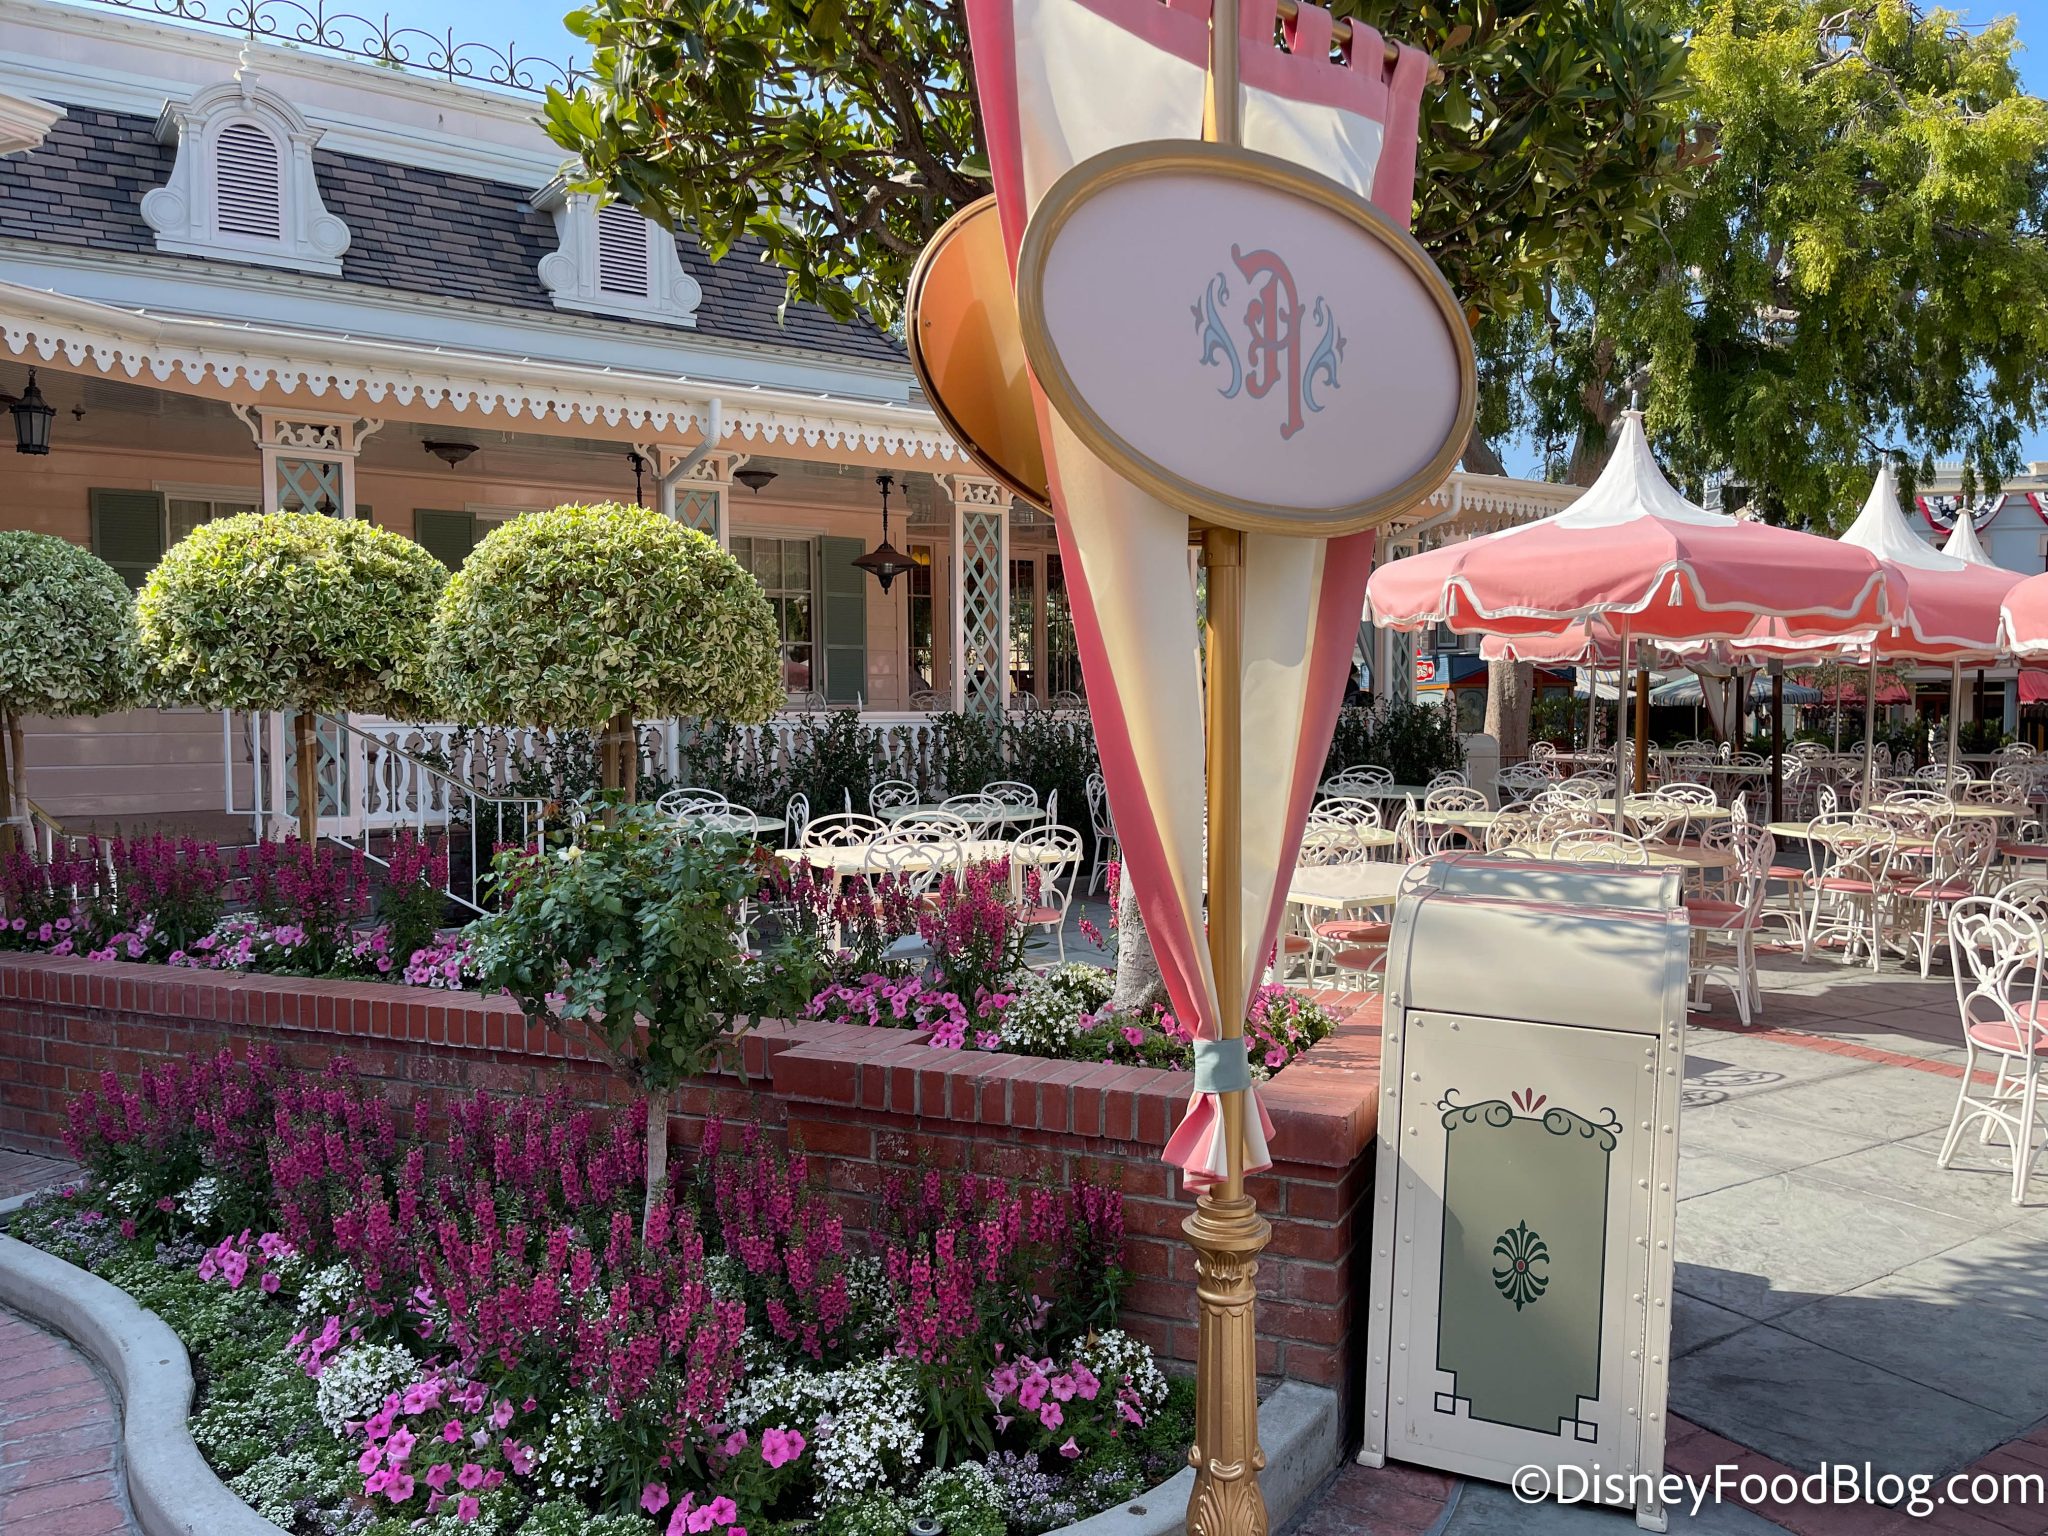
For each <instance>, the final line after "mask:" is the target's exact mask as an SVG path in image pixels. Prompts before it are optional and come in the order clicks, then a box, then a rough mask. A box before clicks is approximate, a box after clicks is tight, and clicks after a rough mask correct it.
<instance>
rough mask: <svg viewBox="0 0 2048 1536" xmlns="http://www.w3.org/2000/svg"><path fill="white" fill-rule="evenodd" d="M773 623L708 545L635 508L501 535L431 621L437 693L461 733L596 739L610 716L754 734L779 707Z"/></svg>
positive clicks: (737, 572) (529, 518)
mask: <svg viewBox="0 0 2048 1536" xmlns="http://www.w3.org/2000/svg"><path fill="white" fill-rule="evenodd" d="M778 644H779V641H778V635H777V631H776V627H775V615H774V612H773V610H771V609H770V608H769V606H768V600H767V599H766V598H765V597H764V596H762V594H761V588H760V586H759V584H758V583H756V582H755V580H754V578H753V577H751V576H749V575H748V574H747V573H746V572H745V571H744V570H742V569H741V568H740V565H739V562H738V561H736V560H734V559H733V558H732V556H731V555H729V554H727V553H726V552H725V551H724V550H722V549H720V548H719V547H718V545H717V543H716V542H715V541H713V540H712V539H710V538H707V537H706V536H705V535H704V534H701V533H698V532H695V531H694V530H692V529H688V528H684V527H682V526H681V525H679V524H677V523H674V522H671V521H670V520H669V519H668V518H665V517H663V516H662V515H661V514H660V513H658V512H653V511H649V510H647V509H646V508H643V507H627V506H617V505H600V506H588V507H579V506H565V507H557V508H555V509H554V510H553V511H552V512H530V513H528V514H526V515H525V516H524V517H518V518H514V519H513V520H512V521H511V522H508V523H505V524H503V525H502V526H500V527H498V528H497V529H495V530H493V531H492V532H491V534H490V535H489V536H488V537H487V538H485V539H484V541H483V542H482V543H481V544H479V545H477V547H476V548H475V549H474V550H473V551H472V552H471V553H470V556H469V558H468V559H467V560H466V561H464V562H463V566H462V569H461V570H460V571H458V572H456V574H455V576H454V577H453V578H452V579H451V580H450V581H449V583H448V587H447V590H446V592H444V593H443V594H442V597H441V603H440V607H439V610H438V611H437V613H436V615H435V624H434V638H433V646H432V653H431V654H432V664H433V671H434V675H435V677H436V679H437V681H438V683H439V685H440V689H441V695H442V697H443V699H444V700H445V701H446V703H447V705H448V707H449V709H450V710H451V711H452V712H453V713H454V715H455V716H456V717H457V718H458V719H460V720H462V721H463V722H465V723H466V724H471V725H541V726H583V727H587V728H591V729H596V728H598V727H601V726H604V725H606V724H608V723H610V722H611V721H613V720H614V719H615V718H616V717H618V716H620V715H630V716H643V717H661V716H670V715H675V716H683V717H704V718H707V719H713V720H732V721H739V722H742V723H751V722H754V721H759V720H764V719H766V718H767V717H768V715H769V714H770V713H772V712H773V711H774V710H776V709H778V708H780V707H781V706H782V703H783V701H784V698H785V694H784V691H783V686H782V677H781V665H780V655H779V650H778Z"/></svg>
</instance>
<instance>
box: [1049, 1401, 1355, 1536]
mask: <svg viewBox="0 0 2048 1536" xmlns="http://www.w3.org/2000/svg"><path fill="white" fill-rule="evenodd" d="M1342 1406H1343V1405H1342V1404H1341V1403H1339V1402H1338V1400H1337V1394H1336V1393H1335V1392H1332V1391H1331V1390H1330V1389H1329V1388H1328V1387H1312V1386H1309V1385H1308V1384H1307V1383H1305V1382H1299V1381H1288V1382H1282V1383H1281V1384H1280V1386H1279V1387H1277V1388H1276V1389H1275V1390H1274V1392H1273V1395H1272V1396H1271V1397H1269V1398H1267V1399H1266V1400H1265V1401H1264V1402H1263V1403H1261V1404H1259V1445H1260V1446H1261V1447H1262V1448H1263V1449H1264V1451H1265V1453H1266V1470H1265V1471H1264V1472H1262V1473H1261V1474H1260V1475H1259V1488H1260V1490H1261V1491H1262V1492H1263V1493H1264V1494H1265V1496H1266V1525H1267V1528H1268V1529H1269V1530H1274V1531H1277V1530H1280V1529H1281V1528H1282V1527H1283V1526H1285V1525H1286V1524H1287V1522H1288V1521H1289V1520H1291V1519H1293V1518H1294V1516H1295V1514H1296V1513H1297V1512H1298V1511H1299V1510H1300V1509H1301V1507H1302V1505H1303V1504H1304V1503H1306V1502H1307V1501H1308V1498H1309V1496H1310V1495H1311V1494H1313V1493H1314V1492H1315V1491H1316V1490H1317V1489H1318V1488H1320V1487H1321V1486H1322V1483H1323V1479H1324V1478H1326V1477H1328V1476H1329V1475H1330V1473H1331V1472H1333V1471H1334V1470H1336V1467H1337V1463H1338V1461H1339V1460H1340V1459H1341V1455H1340V1453H1341V1450H1342V1447H1341V1446H1340V1444H1339V1437H1340V1434H1341V1426H1342V1423H1343V1418H1344V1415H1343V1413H1342V1411H1341V1409H1342ZM1194 1491H1195V1469H1194V1468H1193V1467H1188V1468H1185V1469H1183V1470H1182V1471H1181V1472H1179V1473H1177V1474H1176V1475H1174V1476H1173V1477H1170V1478H1168V1479H1167V1480H1166V1481H1165V1482H1163V1483H1161V1484H1160V1485H1159V1486H1158V1487H1156V1488H1151V1489H1148V1490H1147V1491H1146V1492H1144V1493H1142V1494H1140V1495H1139V1496H1138V1497H1137V1498H1135V1499H1133V1500H1132V1501H1131V1502H1130V1503H1128V1504H1123V1505H1119V1506H1118V1507H1117V1508H1115V1509H1105V1510H1104V1511H1102V1513H1101V1514H1099V1515H1090V1516H1089V1517H1088V1518H1087V1519H1086V1520H1080V1521H1076V1522H1075V1523H1074V1524H1072V1525H1067V1526H1062V1527H1060V1529H1058V1530H1056V1531H1050V1532H1048V1533H1047V1536H1171V1533H1173V1532H1175V1531H1180V1530H1182V1529H1184V1528H1185V1527H1186V1525H1187V1518H1188V1497H1189V1495H1190V1494H1192V1493H1193V1492H1194Z"/></svg>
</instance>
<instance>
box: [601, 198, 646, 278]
mask: <svg viewBox="0 0 2048 1536" xmlns="http://www.w3.org/2000/svg"><path fill="white" fill-rule="evenodd" d="M648 246H649V241H648V225H647V221H646V220H645V219H643V218H642V217H640V215H639V214H637V213H635V212H634V211H633V210H632V209H631V208H629V207H627V206H626V205H625V204H624V203H607V204H606V205H605V206H604V207H602V208H600V209H599V210H598V212H597V287H598V291H599V292H600V293H608V294H612V295H614V296H615V297H618V298H631V299H644V298H646V297H647V278H648V264H647V253H648Z"/></svg>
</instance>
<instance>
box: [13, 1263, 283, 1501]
mask: <svg viewBox="0 0 2048 1536" xmlns="http://www.w3.org/2000/svg"><path fill="white" fill-rule="evenodd" d="M0 1305H6V1306H9V1307H12V1308H13V1309H14V1310H15V1311H17V1312H20V1313H22V1314H23V1315H24V1316H26V1317H29V1318H32V1319H34V1320H35V1321H36V1322H38V1323H40V1324H42V1325H43V1326H44V1327H47V1328H52V1329H54V1330H56V1331H57V1332H58V1333H61V1334H63V1335H64V1336H65V1337H66V1338H68V1339H70V1340H71V1341H72V1343H74V1344H76V1345H77V1346H78V1347H79V1348H80V1349H82V1350H84V1351H85V1352H86V1354H88V1355H90V1356H91V1357H92V1358H93V1359H94V1360H95V1361H96V1362H98V1364H99V1365H100V1367H101V1368H102V1369H104V1370H105V1371H106V1373H107V1374H108V1375H109V1376H110V1377H112V1378H113V1381H114V1387H115V1390H117V1391H118V1392H119V1393H120V1394H121V1453H122V1458H123V1463H124V1466H123V1470H124V1472H125V1474H126V1480H127V1484H128V1502H129V1505H130V1506H131V1507H132V1508H133V1509H134V1511H135V1523H136V1524H137V1525H139V1526H140V1527H141V1528H142V1531H143V1533H144V1536H285V1533H284V1532H283V1531H281V1530H279V1529H278V1527H276V1526H274V1525H272V1524H271V1523H270V1522H269V1521H268V1520H265V1519H264V1518H263V1517H262V1516H261V1515H259V1514H257V1513H256V1511H255V1510H253V1509H251V1508H250V1507H249V1506H248V1505H246V1504H244V1503H243V1502H242V1501H241V1500H240V1499H238V1498H236V1497H235V1496H234V1494H232V1493H230V1492H229V1491H228V1489H227V1486H226V1485H225V1484H224V1483H222V1482H221V1480H220V1479H219V1478H218V1477H215V1476H214V1474H213V1468H211V1467H209V1466H208V1465H207V1464H206V1458H205V1457H203V1456H201V1455H200V1454H199V1447H198V1446H196V1445H194V1444H193V1443H192V1436H191V1433H190V1431H188V1430H187V1429H186V1427H185V1419H186V1416H187V1415H188V1414H189V1413H190V1412H191V1411H192V1365H191V1362H190V1361H189V1360H188V1359H187V1358H186V1356H185V1346H184V1345H182V1344H180V1343H179V1342H178V1337H177V1335H176V1334H174V1333H172V1332H171V1330H170V1328H169V1326H168V1325H166V1324H165V1322H164V1321H163V1319H162V1318H160V1317H158V1316H157V1315H156V1314H155V1313H154V1312H147V1311H144V1310H143V1309H142V1308H141V1307H139V1306H137V1305H136V1304H135V1301H134V1299H133V1298H132V1297H130V1296H129V1295H128V1294H127V1293H126V1292H125V1291H121V1290H118V1289H116V1288H115V1287H114V1286H111V1285H109V1284H107V1282H106V1281H104V1280H102V1279H100V1278H99V1277H98V1276H97V1275H92V1274H88V1273H86V1271H84V1270H82V1269H79V1268H76V1267H75V1266H73V1265H70V1264H66V1263H65V1262H64V1261H63V1260H62V1259H59V1258H55V1257H53V1256H52V1255H50V1254H47V1253H44V1252H43V1251H42V1250H41V1249H40V1248H31V1247H29V1245H28V1244H26V1243H22V1242H17V1241H16V1240H15V1239H13V1238H11V1237H5V1236H0Z"/></svg>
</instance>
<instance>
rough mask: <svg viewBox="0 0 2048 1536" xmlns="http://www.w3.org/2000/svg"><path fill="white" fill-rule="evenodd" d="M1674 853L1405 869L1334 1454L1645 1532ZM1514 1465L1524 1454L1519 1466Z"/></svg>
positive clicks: (1666, 1145) (1682, 938)
mask: <svg viewBox="0 0 2048 1536" xmlns="http://www.w3.org/2000/svg"><path fill="white" fill-rule="evenodd" d="M1679 879H1680V876H1679V872H1678V871H1677V870H1676V869H1631V868H1622V867H1619V866H1611V865H1585V864H1570V863H1546V862H1538V861H1534V860H1522V859H1511V858H1488V857H1482V856H1480V855H1476V854H1461V855H1453V856H1451V857H1448V858H1443V859H1437V860H1433V861H1431V862H1430V863H1428V864H1425V865H1422V866H1419V867H1418V868H1416V869H1415V870H1414V871H1413V872H1411V874H1410V876H1409V878H1408V881H1407V883H1406V884H1405V885H1404V887H1403V889H1402V893H1401V896H1400V899H1399V901H1398V903H1397V905H1396V908H1395V915H1394V924H1393V938H1392V943H1391V945H1390V947H1389V949H1388V953H1387V967H1386V982H1385V986H1386V1011H1385V1038H1384V1044H1383V1051H1382V1059H1381V1072H1382V1075H1383V1085H1382V1093H1381V1097H1380V1104H1379V1110H1380V1118H1379V1158H1378V1165H1377V1176H1376V1185H1375V1190H1374V1195H1373V1203H1372V1213H1373V1234H1372V1254H1373V1259H1372V1303H1371V1306H1372V1310H1371V1314H1370V1317H1369V1321H1368V1335H1367V1343H1368V1357H1367V1369H1366V1401H1365V1405H1364V1407H1365V1411H1364V1413H1363V1414H1362V1415H1361V1416H1360V1417H1361V1422H1362V1423H1363V1425H1364V1432H1365V1445H1364V1449H1363V1451H1362V1452H1361V1454H1360V1457H1359V1459H1360V1460H1361V1461H1363V1462H1364V1463H1366V1464H1367V1465H1369V1466H1378V1465H1380V1464H1381V1463H1382V1462H1384V1461H1387V1460H1395V1461H1407V1462H1413V1463H1416V1464H1419V1465H1423V1466H1430V1467H1438V1468H1442V1469H1444V1470H1446V1471H1451V1472H1457V1473H1461V1474H1464V1475H1467V1476H1471V1477H1478V1478H1485V1479H1488V1480H1490V1481H1494V1482H1503V1483H1509V1482H1516V1481H1517V1474H1518V1473H1520V1474H1521V1477H1520V1479H1519V1481H1520V1483H1521V1485H1522V1486H1524V1487H1525V1488H1526V1487H1530V1486H1534V1485H1535V1483H1536V1480H1537V1478H1538V1476H1539V1475H1540V1477H1541V1478H1542V1479H1543V1480H1544V1482H1545V1485H1546V1486H1547V1487H1548V1489H1549V1490H1550V1492H1551V1493H1553V1494H1559V1493H1561V1494H1563V1495H1565V1496H1567V1497H1570V1498H1572V1499H1573V1500H1574V1501H1575V1502H1595V1503H1605V1504H1620V1505H1626V1506H1628V1507H1631V1508H1633V1509H1634V1510H1635V1513H1636V1521H1637V1523H1638V1524H1639V1525H1641V1526H1644V1527H1646V1528H1647V1529H1650V1530H1658V1531H1661V1530H1663V1529H1664V1510H1663V1504H1662V1499H1661V1495H1660V1492H1659V1487H1658V1485H1659V1483H1660V1481H1661V1479H1662V1476H1663V1471H1664V1435H1665V1399H1666V1395H1667V1393H1668V1390H1669V1384H1670V1365H1671V1349H1670V1343H1671V1290H1672V1228H1673V1223H1674V1217H1675V1213H1676V1207H1677V1182H1678V1178H1677V1175H1678V1106H1679V1094H1680V1089H1681V1086H1682V1084H1683V1081H1684V1076H1685V994H1686V970H1687V961H1688V955H1689V949H1690V943H1689V938H1690V936H1689V932H1688V929H1687V925H1686V919H1685V912H1684V908H1683V906H1682V905H1681V903H1680V899H1679ZM1532 1467H1533V1468H1540V1469H1542V1470H1541V1473H1540V1474H1538V1473H1531V1472H1528V1471H1526V1470H1524V1469H1528V1468H1532Z"/></svg>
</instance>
